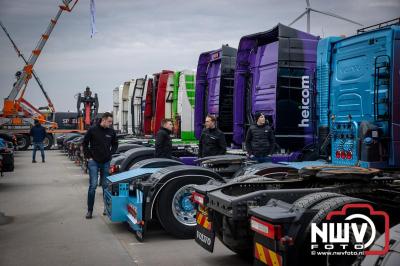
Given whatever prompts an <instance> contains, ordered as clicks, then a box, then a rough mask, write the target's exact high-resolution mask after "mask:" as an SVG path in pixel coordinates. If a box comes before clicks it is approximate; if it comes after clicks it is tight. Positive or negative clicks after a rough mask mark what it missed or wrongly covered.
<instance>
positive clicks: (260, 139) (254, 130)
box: [246, 112, 275, 163]
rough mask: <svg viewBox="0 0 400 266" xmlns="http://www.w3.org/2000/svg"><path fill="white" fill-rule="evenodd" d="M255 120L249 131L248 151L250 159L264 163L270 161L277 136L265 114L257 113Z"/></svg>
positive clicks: (247, 138) (247, 136) (247, 139)
mask: <svg viewBox="0 0 400 266" xmlns="http://www.w3.org/2000/svg"><path fill="white" fill-rule="evenodd" d="M254 118H255V124H254V125H251V126H250V128H249V130H248V131H247V135H246V150H247V154H248V156H249V157H250V158H252V159H254V160H256V161H258V162H259V163H263V162H267V161H270V158H269V155H271V154H272V153H273V151H274V147H275V134H274V131H273V130H272V128H271V127H270V126H269V125H268V123H267V122H266V119H265V116H264V114H263V113H260V112H256V113H255V115H254Z"/></svg>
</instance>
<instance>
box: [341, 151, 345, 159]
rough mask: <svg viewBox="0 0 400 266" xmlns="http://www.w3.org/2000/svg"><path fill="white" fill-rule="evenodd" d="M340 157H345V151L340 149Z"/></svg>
mask: <svg viewBox="0 0 400 266" xmlns="http://www.w3.org/2000/svg"><path fill="white" fill-rule="evenodd" d="M340 158H342V159H346V152H345V151H341V152H340Z"/></svg>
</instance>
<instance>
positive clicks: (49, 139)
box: [43, 134, 54, 150]
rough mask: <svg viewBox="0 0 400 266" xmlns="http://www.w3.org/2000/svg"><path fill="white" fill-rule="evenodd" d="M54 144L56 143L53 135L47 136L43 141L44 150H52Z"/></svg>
mask: <svg viewBox="0 0 400 266" xmlns="http://www.w3.org/2000/svg"><path fill="white" fill-rule="evenodd" d="M53 142H54V139H53V135H51V134H46V137H45V138H44V140H43V146H44V149H45V150H50V149H51V147H52V146H53Z"/></svg>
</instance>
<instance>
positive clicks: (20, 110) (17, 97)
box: [0, 0, 80, 150]
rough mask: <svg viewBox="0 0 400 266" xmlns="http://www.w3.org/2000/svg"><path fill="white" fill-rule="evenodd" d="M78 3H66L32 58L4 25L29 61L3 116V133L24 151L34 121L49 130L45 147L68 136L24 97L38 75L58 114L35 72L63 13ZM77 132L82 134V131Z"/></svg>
mask: <svg viewBox="0 0 400 266" xmlns="http://www.w3.org/2000/svg"><path fill="white" fill-rule="evenodd" d="M78 1H79V0H62V3H61V4H60V5H59V9H58V11H57V14H56V16H55V17H54V18H52V19H51V20H50V23H49V25H48V26H47V29H46V31H45V33H44V34H42V35H41V37H40V39H39V42H38V43H37V45H36V47H35V49H34V50H33V51H32V53H31V55H30V56H29V58H28V59H26V58H25V57H23V55H22V53H21V52H20V51H19V49H18V48H17V46H16V45H15V42H14V41H12V39H11V37H10V35H9V34H8V32H7V30H6V29H5V27H4V25H1V27H2V28H3V30H4V31H5V32H6V35H7V37H8V38H9V39H10V41H11V43H12V44H13V46H14V49H16V51H17V53H18V55H19V56H21V57H22V58H23V60H24V61H25V66H24V68H23V69H22V71H20V72H17V73H18V74H17V75H16V78H17V81H16V82H15V83H14V84H13V88H12V90H11V92H10V94H9V95H8V97H7V98H5V99H4V105H3V110H2V112H1V113H0V132H1V131H6V132H10V133H13V134H14V135H16V136H17V141H18V148H19V149H21V150H25V149H27V148H28V147H29V145H30V137H29V130H30V128H31V126H32V125H33V121H34V119H37V120H39V121H40V122H41V123H42V124H43V125H44V126H45V127H46V128H47V129H48V133H47V134H46V139H45V141H44V142H45V147H47V148H50V147H51V146H52V144H53V141H54V136H53V133H64V132H61V131H59V130H58V129H57V127H58V126H57V123H55V122H51V121H47V119H46V118H47V117H46V116H45V115H44V114H43V113H41V112H40V111H39V109H37V108H35V107H34V106H33V105H32V104H30V103H29V102H28V101H26V100H25V99H24V94H25V91H26V88H27V85H28V83H29V80H30V79H31V78H32V76H34V77H35V79H36V81H37V82H38V84H39V87H40V88H41V90H42V92H43V94H44V95H45V97H46V100H47V102H48V108H49V110H50V111H52V112H54V105H53V103H52V102H51V100H50V98H49V96H48V95H47V93H46V91H45V90H44V89H43V86H42V85H41V82H40V80H39V79H38V78H37V75H36V73H35V72H34V70H33V66H34V65H35V63H36V61H37V59H38V58H39V56H40V54H41V52H42V50H43V48H44V46H45V44H46V43H47V41H48V39H49V37H50V35H51V33H52V31H53V29H54V27H55V26H56V24H57V22H58V19H59V18H60V16H61V14H62V13H63V12H68V13H70V12H72V10H73V9H74V7H75V5H76V4H77V3H78ZM77 130H78V131H80V130H79V129H77ZM46 140H47V141H46ZM46 142H47V143H46Z"/></svg>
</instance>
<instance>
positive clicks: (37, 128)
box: [30, 120, 46, 163]
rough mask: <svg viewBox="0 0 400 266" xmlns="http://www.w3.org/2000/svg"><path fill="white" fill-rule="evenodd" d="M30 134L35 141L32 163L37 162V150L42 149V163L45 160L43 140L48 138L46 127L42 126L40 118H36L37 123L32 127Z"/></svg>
mask: <svg viewBox="0 0 400 266" xmlns="http://www.w3.org/2000/svg"><path fill="white" fill-rule="evenodd" d="M30 135H31V137H32V143H33V153H32V163H36V150H40V154H41V155H42V163H44V162H45V158H44V146H43V141H44V139H45V138H46V129H45V128H44V127H42V125H41V124H40V122H39V120H35V125H34V126H33V127H32V128H31V131H30Z"/></svg>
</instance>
